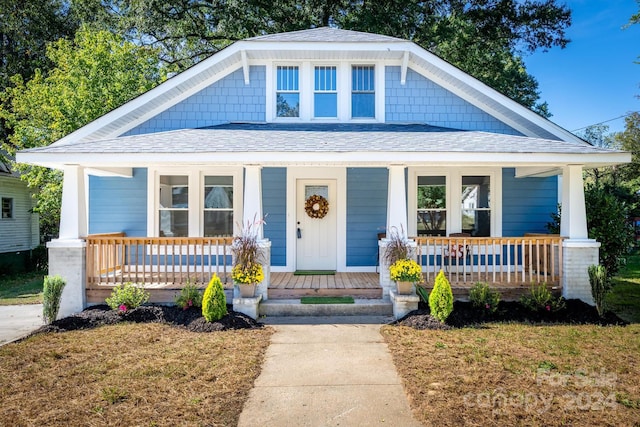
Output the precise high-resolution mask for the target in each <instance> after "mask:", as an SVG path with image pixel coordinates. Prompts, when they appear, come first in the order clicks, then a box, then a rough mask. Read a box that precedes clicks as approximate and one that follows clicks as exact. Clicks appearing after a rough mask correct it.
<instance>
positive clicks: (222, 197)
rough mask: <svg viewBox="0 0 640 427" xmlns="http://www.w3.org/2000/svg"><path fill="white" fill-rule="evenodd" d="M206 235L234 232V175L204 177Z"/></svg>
mask: <svg viewBox="0 0 640 427" xmlns="http://www.w3.org/2000/svg"><path fill="white" fill-rule="evenodd" d="M203 209H204V213H203V217H204V220H203V223H204V237H213V236H231V235H232V234H233V177H232V176H205V177H204V208H203Z"/></svg>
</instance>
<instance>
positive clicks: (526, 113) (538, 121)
mask: <svg viewBox="0 0 640 427" xmlns="http://www.w3.org/2000/svg"><path fill="white" fill-rule="evenodd" d="M410 51H411V53H413V54H414V55H416V56H418V57H420V58H422V59H424V60H425V61H427V62H428V63H430V64H431V65H433V66H435V67H437V68H438V69H440V70H442V71H443V72H445V73H447V74H449V75H451V76H452V77H454V78H456V79H458V80H459V81H461V82H462V83H464V84H465V85H467V86H469V87H470V88H473V89H475V90H477V91H478V92H480V93H482V94H483V95H485V96H487V97H488V98H490V99H492V100H494V101H496V102H497V103H499V104H502V105H504V106H505V107H506V108H508V109H509V110H511V111H513V112H514V113H516V114H518V115H520V116H522V117H524V118H525V119H527V120H529V121H530V122H532V123H533V124H535V125H537V126H539V127H541V128H542V129H545V130H546V131H548V132H550V133H552V134H553V135H556V136H557V137H558V138H560V139H561V140H563V141H568V142H575V143H579V144H584V143H585V142H584V141H583V140H582V139H580V138H578V137H577V136H575V135H574V134H572V133H571V132H569V131H567V130H566V129H563V128H562V127H560V126H558V125H557V124H555V123H553V122H551V121H550V120H547V119H545V118H544V117H542V116H540V115H539V114H536V113H534V112H533V111H531V110H529V109H528V108H526V107H523V106H522V105H520V104H518V103H517V102H516V101H514V100H512V99H511V98H509V97H507V96H505V95H503V94H501V93H500V92H498V91H497V90H495V89H493V88H491V87H490V86H487V85H486V84H484V83H482V82H481V81H480V80H478V79H476V78H475V77H472V76H470V75H469V74H467V73H465V72H464V71H462V70H460V69H459V68H457V67H455V66H454V65H452V64H450V63H448V62H447V61H445V60H444V59H442V58H440V57H438V56H437V55H434V54H432V53H431V52H429V51H428V50H425V49H423V48H422V47H420V46H418V45H417V44H415V43H411V47H410ZM413 65H414V66H418V67H420V65H419V64H417V63H415V62H413ZM420 68H422V67H420ZM425 71H427V70H425ZM427 77H428V78H430V79H432V80H434V81H435V80H436V79H437V80H438V81H437V82H436V83H438V84H439V85H441V86H443V87H444V88H445V89H447V90H450V91H451V92H454V93H455V94H456V95H458V96H460V97H462V98H463V99H465V100H467V101H469V102H471V103H473V104H477V102H481V101H480V100H478V99H477V98H475V97H473V96H470V94H469V93H466V92H464V91H462V90H461V89H459V88H456V87H454V86H452V85H451V84H450V82H448V81H447V80H445V79H441V78H438V77H437V76H434V75H432V74H431V73H429V75H428V76H427ZM483 109H484V110H485V111H487V109H490V110H491V111H492V113H491V114H492V115H493V116H494V117H496V118H499V119H500V120H503V121H505V122H507V120H508V122H509V123H507V124H509V125H510V126H512V125H511V124H510V123H513V121H512V120H509V119H508V118H506V117H504V115H502V114H501V113H499V112H497V111H495V110H493V109H491V108H490V107H488V106H486V105H485V108H483ZM498 116H499V117H498ZM512 127H514V128H515V126H512ZM518 127H519V126H518ZM517 130H518V131H520V132H522V133H523V134H525V135H526V136H534V135H527V133H528V131H526V130H525V131H522V130H520V129H517Z"/></svg>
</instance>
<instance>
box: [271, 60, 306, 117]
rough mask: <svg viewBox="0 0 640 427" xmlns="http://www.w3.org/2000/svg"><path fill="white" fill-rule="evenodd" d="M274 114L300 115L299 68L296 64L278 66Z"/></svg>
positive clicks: (280, 115)
mask: <svg viewBox="0 0 640 427" xmlns="http://www.w3.org/2000/svg"><path fill="white" fill-rule="evenodd" d="M276 74H277V89H276V115H277V116H278V117H300V69H299V68H298V66H278V67H277V69H276Z"/></svg>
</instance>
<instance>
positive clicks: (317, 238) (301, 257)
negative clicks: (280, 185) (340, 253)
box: [296, 179, 338, 270]
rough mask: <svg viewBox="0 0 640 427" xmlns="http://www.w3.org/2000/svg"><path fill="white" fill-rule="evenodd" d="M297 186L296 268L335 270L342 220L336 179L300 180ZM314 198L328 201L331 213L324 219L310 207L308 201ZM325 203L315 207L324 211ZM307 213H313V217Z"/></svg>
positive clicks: (327, 213) (328, 212)
mask: <svg viewBox="0 0 640 427" xmlns="http://www.w3.org/2000/svg"><path fill="white" fill-rule="evenodd" d="M296 186H297V190H296V269H297V270H335V269H336V265H337V229H336V224H337V217H338V215H337V209H336V201H337V197H336V180H331V179H322V180H315V179H313V180H312V179H300V180H297V185H296ZM314 195H317V196H321V197H322V198H324V199H326V200H327V202H328V211H327V212H326V215H325V216H324V217H323V218H313V216H314V215H316V216H318V213H317V212H318V211H314V210H313V209H314V206H312V205H311V204H309V206H307V201H308V200H309V198H310V197H312V196H314ZM316 199H317V198H316ZM312 201H313V199H312ZM321 204H322V203H320V204H316V206H315V208H316V209H318V208H321V206H320V205H321ZM305 208H307V209H305ZM307 210H310V211H312V212H311V215H310V214H309V213H307ZM320 215H321V214H320Z"/></svg>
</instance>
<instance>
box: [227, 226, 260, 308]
mask: <svg viewBox="0 0 640 427" xmlns="http://www.w3.org/2000/svg"><path fill="white" fill-rule="evenodd" d="M262 224H264V221H262V220H258V221H256V220H254V221H253V223H251V222H250V221H247V224H246V225H245V226H243V227H242V229H241V231H240V234H238V235H237V236H235V237H234V238H233V242H232V244H231V253H232V254H233V260H234V261H233V268H232V269H231V278H232V279H233V282H234V283H235V284H237V285H238V289H239V290H240V295H241V296H243V297H252V296H254V295H255V291H256V286H257V285H258V283H260V282H262V280H263V279H264V272H263V271H262V264H261V263H260V262H261V252H260V246H259V243H258V230H257V228H258V227H260V226H262Z"/></svg>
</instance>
